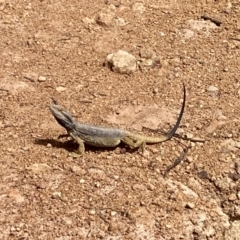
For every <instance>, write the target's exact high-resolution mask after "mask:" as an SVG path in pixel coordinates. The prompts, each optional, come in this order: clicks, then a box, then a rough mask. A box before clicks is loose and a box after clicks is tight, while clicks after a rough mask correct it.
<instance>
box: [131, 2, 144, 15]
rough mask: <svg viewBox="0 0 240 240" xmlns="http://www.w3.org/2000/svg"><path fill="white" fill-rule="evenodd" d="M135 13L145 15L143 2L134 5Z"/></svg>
mask: <svg viewBox="0 0 240 240" xmlns="http://www.w3.org/2000/svg"><path fill="white" fill-rule="evenodd" d="M132 10H133V12H137V13H140V14H143V13H144V12H145V11H146V8H145V7H144V5H143V4H142V3H141V2H136V3H134V4H133V5H132Z"/></svg>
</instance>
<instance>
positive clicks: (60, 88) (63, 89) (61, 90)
mask: <svg viewBox="0 0 240 240" xmlns="http://www.w3.org/2000/svg"><path fill="white" fill-rule="evenodd" d="M66 89H67V88H65V87H62V86H59V87H56V90H57V92H63V91H65V90H66Z"/></svg>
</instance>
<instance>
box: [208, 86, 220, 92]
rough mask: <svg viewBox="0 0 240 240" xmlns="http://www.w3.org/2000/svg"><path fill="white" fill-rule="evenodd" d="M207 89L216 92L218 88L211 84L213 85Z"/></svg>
mask: <svg viewBox="0 0 240 240" xmlns="http://www.w3.org/2000/svg"><path fill="white" fill-rule="evenodd" d="M207 91H208V92H216V91H218V88H217V87H215V86H213V85H211V86H209V88H208V90H207Z"/></svg>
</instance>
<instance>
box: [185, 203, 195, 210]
mask: <svg viewBox="0 0 240 240" xmlns="http://www.w3.org/2000/svg"><path fill="white" fill-rule="evenodd" d="M186 207H187V208H190V209H193V208H195V204H194V203H191V202H189V203H186Z"/></svg>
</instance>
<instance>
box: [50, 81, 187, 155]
mask: <svg viewBox="0 0 240 240" xmlns="http://www.w3.org/2000/svg"><path fill="white" fill-rule="evenodd" d="M183 90H184V97H183V104H182V108H181V111H180V114H179V117H178V119H177V122H176V124H175V125H174V127H173V128H172V129H171V130H170V131H169V132H168V133H167V134H164V135H159V136H156V137H151V136H145V135H141V134H136V133H133V132H130V131H127V130H123V129H118V128H108V127H99V126H95V125H90V124H85V123H81V122H77V121H76V120H74V119H73V117H72V116H71V114H70V113H69V112H68V111H67V110H65V109H64V108H63V107H62V106H61V105H59V104H58V103H57V102H56V101H54V104H52V105H50V107H49V108H50V111H51V113H52V114H53V116H54V118H55V119H56V120H57V122H58V123H59V124H60V125H61V126H62V127H64V128H65V129H66V130H67V132H68V134H69V135H70V136H71V137H72V138H73V139H74V140H75V141H76V142H77V143H78V144H79V148H78V154H79V155H82V154H83V153H84V151H85V148H84V144H88V145H91V146H96V147H116V146H118V145H119V144H120V143H121V142H123V143H125V144H126V145H128V146H129V147H130V148H139V147H142V146H143V145H144V144H146V143H150V144H153V143H160V142H164V141H167V140H169V139H170V138H171V137H172V136H173V135H174V134H175V132H176V130H177V128H178V127H179V125H180V122H181V119H182V116H183V112H184V108H185V100H186V90H185V86H184V85H183Z"/></svg>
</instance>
